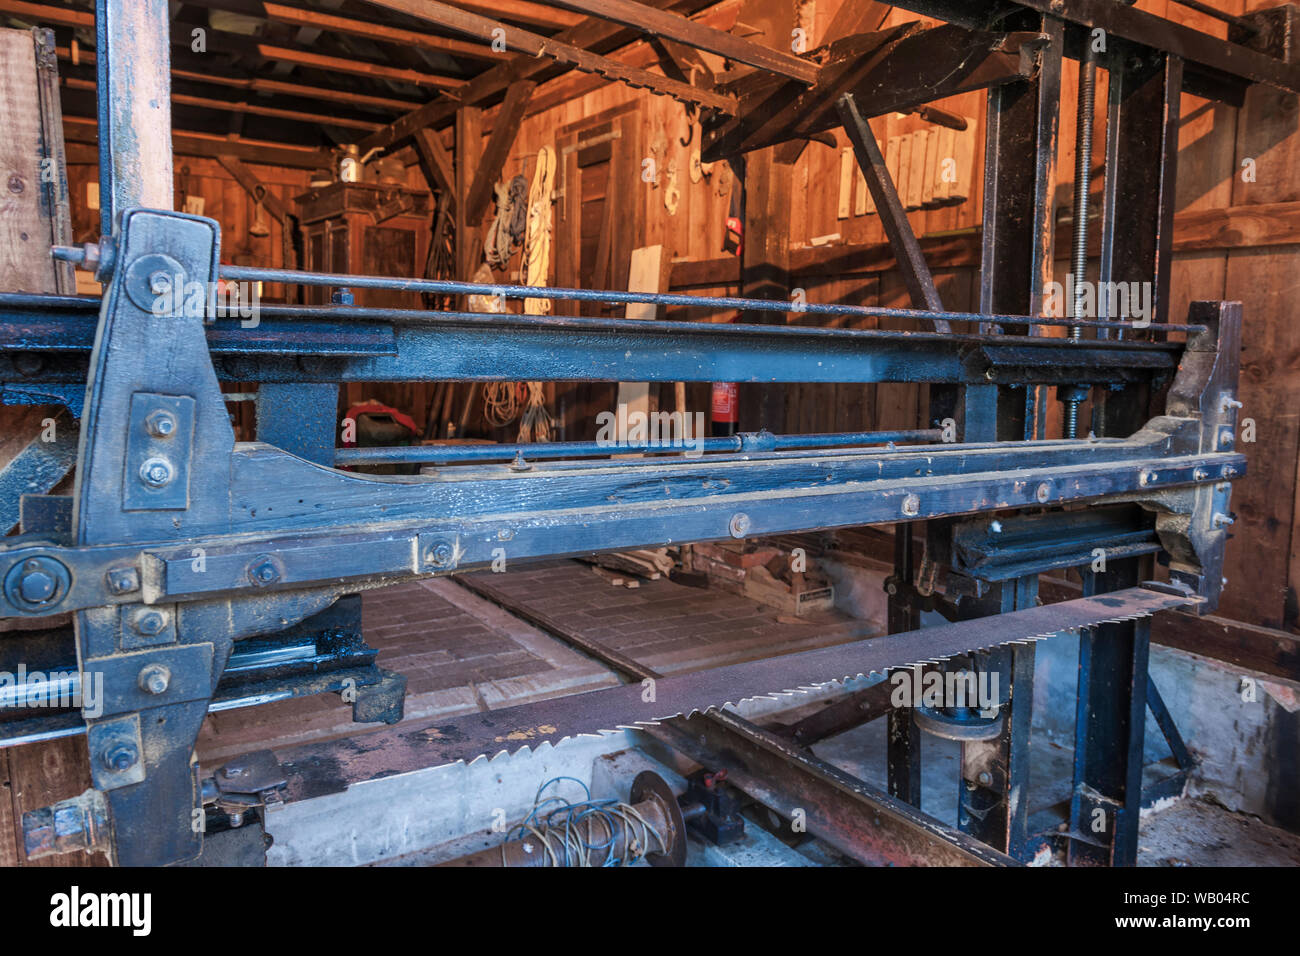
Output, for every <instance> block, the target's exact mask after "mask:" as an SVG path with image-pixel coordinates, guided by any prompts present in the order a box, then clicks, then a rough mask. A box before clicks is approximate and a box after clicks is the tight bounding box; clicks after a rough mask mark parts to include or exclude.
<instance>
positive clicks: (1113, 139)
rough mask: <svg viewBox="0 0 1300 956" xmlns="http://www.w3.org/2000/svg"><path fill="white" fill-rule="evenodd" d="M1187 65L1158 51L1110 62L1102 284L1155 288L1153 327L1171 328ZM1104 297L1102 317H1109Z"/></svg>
mask: <svg viewBox="0 0 1300 956" xmlns="http://www.w3.org/2000/svg"><path fill="white" fill-rule="evenodd" d="M1182 92H1183V61H1182V59H1181V58H1180V57H1176V56H1173V55H1171V54H1166V53H1160V52H1157V51H1154V50H1147V49H1134V48H1132V47H1121V48H1116V49H1115V50H1113V51H1112V52H1111V56H1110V103H1109V108H1108V115H1107V123H1106V179H1105V198H1104V213H1103V225H1102V235H1101V282H1102V288H1108V286H1107V285H1106V283H1109V282H1139V283H1141V282H1150V283H1152V287H1151V301H1152V306H1153V308H1152V315H1151V321H1152V322H1167V321H1169V268H1170V264H1171V262H1172V261H1173V221H1174V186H1175V179H1176V173H1177V167H1178V124H1179V120H1180V103H1181V99H1182ZM1109 305H1110V303H1109V302H1108V301H1107V297H1106V296H1099V297H1098V315H1099V317H1100V318H1103V319H1112V320H1114V319H1122V318H1124V316H1117V315H1111V314H1110V311H1109Z"/></svg>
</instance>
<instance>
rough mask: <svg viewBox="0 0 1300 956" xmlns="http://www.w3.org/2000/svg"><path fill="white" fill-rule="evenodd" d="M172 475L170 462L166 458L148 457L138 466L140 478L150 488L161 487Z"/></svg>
mask: <svg viewBox="0 0 1300 956" xmlns="http://www.w3.org/2000/svg"><path fill="white" fill-rule="evenodd" d="M174 475H175V473H174V471H173V470H172V463H171V462H170V461H168V460H167V459H166V458H150V459H148V460H146V461H145V463H144V464H143V465H141V466H140V480H141V481H143V482H144V483H145V484H146V485H148V486H149V487H151V488H162V487H163V486H164V485H166V484H168V483H169V482H170V481H171V480H172V478H173V477H174Z"/></svg>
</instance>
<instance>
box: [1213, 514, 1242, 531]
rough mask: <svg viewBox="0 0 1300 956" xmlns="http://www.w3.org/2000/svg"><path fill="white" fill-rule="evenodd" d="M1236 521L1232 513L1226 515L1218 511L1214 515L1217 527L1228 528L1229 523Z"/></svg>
mask: <svg viewBox="0 0 1300 956" xmlns="http://www.w3.org/2000/svg"><path fill="white" fill-rule="evenodd" d="M1236 523H1237V522H1236V519H1235V518H1233V517H1232V515H1225V514H1221V513H1217V512H1216V513H1215V515H1214V526H1215V527H1216V528H1226V527H1228V525H1230V524H1236Z"/></svg>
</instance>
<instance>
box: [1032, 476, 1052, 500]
mask: <svg viewBox="0 0 1300 956" xmlns="http://www.w3.org/2000/svg"><path fill="white" fill-rule="evenodd" d="M1034 497H1035V498H1036V499H1038V502H1039V504H1044V503H1046V501H1047V499H1048V498H1050V497H1052V486H1051V485H1049V484H1048V483H1047V482H1045V481H1044V482H1042V483H1040V484H1039V486H1038V487H1037V488H1035V489H1034Z"/></svg>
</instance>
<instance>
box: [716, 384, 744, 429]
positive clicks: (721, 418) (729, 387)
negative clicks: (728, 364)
mask: <svg viewBox="0 0 1300 956" xmlns="http://www.w3.org/2000/svg"><path fill="white" fill-rule="evenodd" d="M710 405H711V409H712V410H711V413H710V416H709V417H710V420H711V421H712V424H713V429H712V433H713V435H714V436H715V437H723V436H726V435H734V434H736V422H737V421H738V420H739V418H740V389H739V388H738V387H737V386H736V383H735V382H714V383H713V401H712V402H711V403H710Z"/></svg>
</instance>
